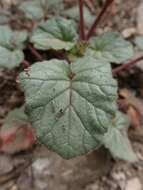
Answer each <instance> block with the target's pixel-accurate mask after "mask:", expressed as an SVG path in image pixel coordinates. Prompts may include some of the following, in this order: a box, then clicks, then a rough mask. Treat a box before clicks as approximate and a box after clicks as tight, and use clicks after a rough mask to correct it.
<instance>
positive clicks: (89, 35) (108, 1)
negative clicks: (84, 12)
mask: <svg viewBox="0 0 143 190" xmlns="http://www.w3.org/2000/svg"><path fill="white" fill-rule="evenodd" d="M113 1H114V0H106V2H105V4H104V5H103V8H102V10H101V11H100V13H99V15H98V16H97V18H96V19H95V22H94V23H93V25H92V26H91V28H90V30H89V32H88V34H87V36H86V39H87V40H89V38H90V37H91V36H92V35H93V34H94V33H95V31H96V28H97V25H98V24H99V22H100V21H101V19H102V17H103V15H104V13H105V12H106V10H107V9H108V7H109V6H110V5H111V4H112V3H113Z"/></svg>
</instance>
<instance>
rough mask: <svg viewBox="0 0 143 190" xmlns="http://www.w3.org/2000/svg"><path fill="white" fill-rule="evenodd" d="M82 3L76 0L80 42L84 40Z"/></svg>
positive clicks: (81, 0)
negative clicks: (78, 14)
mask: <svg viewBox="0 0 143 190" xmlns="http://www.w3.org/2000/svg"><path fill="white" fill-rule="evenodd" d="M83 1H84V0H78V2H79V13H80V26H79V28H80V40H85V31H84V29H85V28H84V15H83Z"/></svg>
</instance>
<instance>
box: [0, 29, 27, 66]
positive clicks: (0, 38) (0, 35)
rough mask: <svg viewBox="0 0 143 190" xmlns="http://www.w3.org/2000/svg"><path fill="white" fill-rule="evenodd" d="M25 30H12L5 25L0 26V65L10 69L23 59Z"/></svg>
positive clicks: (25, 38)
mask: <svg viewBox="0 0 143 190" xmlns="http://www.w3.org/2000/svg"><path fill="white" fill-rule="evenodd" d="M27 37H28V35H27V32H25V31H22V32H19V31H12V30H11V29H10V28H9V27H7V26H0V67H5V68H9V69H12V68H14V67H16V66H18V65H19V64H20V63H21V62H22V60H23V59H24V54H23V51H22V49H23V48H24V47H25V41H26V40H27Z"/></svg>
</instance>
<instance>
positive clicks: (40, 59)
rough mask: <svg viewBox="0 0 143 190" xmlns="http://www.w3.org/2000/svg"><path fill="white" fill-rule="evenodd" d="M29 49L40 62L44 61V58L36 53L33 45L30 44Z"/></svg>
mask: <svg viewBox="0 0 143 190" xmlns="http://www.w3.org/2000/svg"><path fill="white" fill-rule="evenodd" d="M28 49H29V50H30V51H31V53H32V54H33V55H34V56H35V57H36V59H37V60H38V61H43V58H42V56H41V55H40V54H39V53H38V51H36V49H34V48H33V46H32V45H31V44H28Z"/></svg>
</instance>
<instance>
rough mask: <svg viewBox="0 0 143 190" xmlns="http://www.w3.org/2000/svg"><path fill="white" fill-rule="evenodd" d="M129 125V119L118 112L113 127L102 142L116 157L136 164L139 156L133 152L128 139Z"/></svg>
mask: <svg viewBox="0 0 143 190" xmlns="http://www.w3.org/2000/svg"><path fill="white" fill-rule="evenodd" d="M128 125H129V122H128V120H127V118H126V117H125V116H124V115H123V114H121V113H120V112H118V113H117V117H116V119H115V120H114V124H113V127H112V128H110V129H109V131H108V132H107V133H106V134H105V135H104V137H103V139H102V141H103V144H104V146H105V147H106V148H108V149H109V151H110V152H111V153H112V155H113V156H114V157H117V158H120V159H123V160H126V161H130V162H135V161H137V156H136V155H135V153H134V152H133V149H132V146H131V143H130V141H129V139H128V135H127V127H128ZM121 129H122V130H121Z"/></svg>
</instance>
